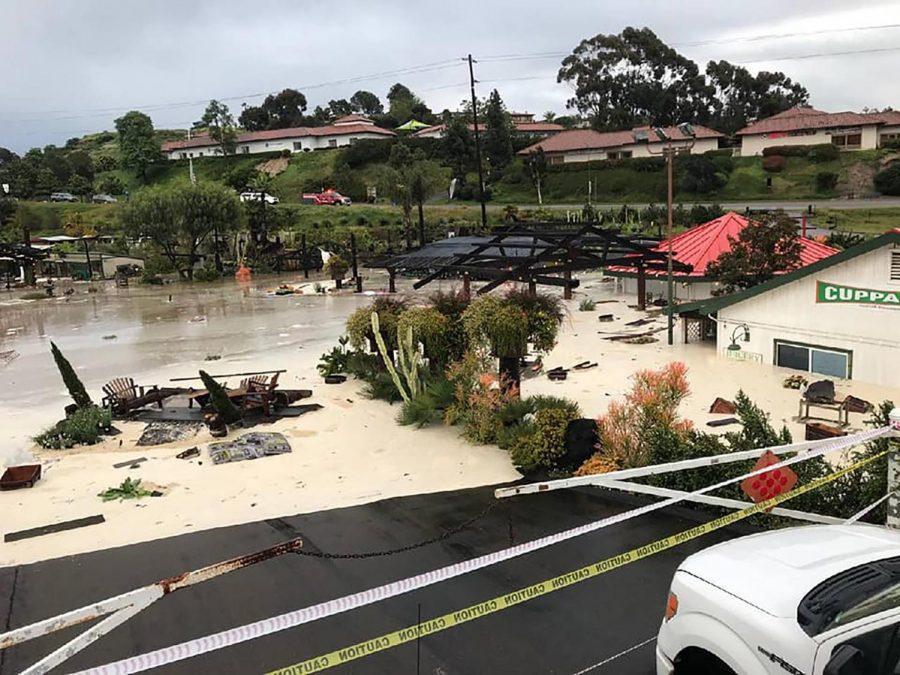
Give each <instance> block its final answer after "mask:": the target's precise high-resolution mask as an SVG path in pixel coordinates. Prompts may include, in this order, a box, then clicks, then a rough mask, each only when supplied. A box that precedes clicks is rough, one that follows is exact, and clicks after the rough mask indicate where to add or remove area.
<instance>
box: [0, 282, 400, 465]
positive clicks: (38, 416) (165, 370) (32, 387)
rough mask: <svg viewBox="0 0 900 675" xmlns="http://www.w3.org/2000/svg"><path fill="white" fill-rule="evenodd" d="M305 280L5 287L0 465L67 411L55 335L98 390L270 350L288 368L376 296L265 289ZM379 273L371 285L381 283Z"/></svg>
mask: <svg viewBox="0 0 900 675" xmlns="http://www.w3.org/2000/svg"><path fill="white" fill-rule="evenodd" d="M302 281H303V277H302V275H300V276H298V277H296V278H294V277H289V276H286V275H282V276H279V277H274V276H273V277H268V278H266V277H261V278H258V279H255V280H254V281H253V282H250V283H249V284H243V285H239V284H238V283H237V282H235V281H233V280H228V281H223V282H220V283H214V284H200V283H197V284H170V285H167V286H142V285H137V284H134V285H132V286H130V287H128V288H116V287H115V286H114V285H112V284H94V288H96V289H97V292H96V293H88V292H87V288H88V287H87V285H86V284H76V285H75V286H74V289H75V293H74V294H73V295H72V296H70V297H68V298H66V297H61V298H53V299H47V300H38V301H32V302H23V301H16V300H15V299H14V298H13V297H12V296H11V295H9V294H5V293H4V294H2V295H0V352H8V351H10V350H12V351H14V352H15V355H14V356H13V358H12V360H10V361H8V363H6V365H3V363H4V361H0V429H2V432H0V466H3V465H4V464H7V463H11V458H14V457H16V456H17V455H19V454H20V453H21V452H22V451H24V449H25V448H27V447H28V446H30V445H31V441H30V438H31V436H33V435H34V434H36V433H38V432H39V431H40V430H42V429H43V428H44V427H46V426H49V425H50V424H52V423H53V422H55V421H56V420H57V419H59V418H60V417H62V413H63V407H64V406H65V405H66V404H67V403H69V402H70V401H69V398H68V394H67V392H66V389H65V387H64V386H63V383H62V380H61V379H60V376H59V371H58V370H57V368H56V366H55V364H54V362H53V359H52V357H51V356H50V342H51V341H53V342H55V343H56V344H57V345H58V346H59V348H60V349H61V350H62V352H63V354H65V356H66V357H67V358H68V359H69V360H70V362H71V363H72V365H73V366H74V367H75V369H76V370H77V372H78V374H79V375H80V377H81V379H82V381H83V382H84V384H85V386H86V387H87V389H88V392H89V393H90V394H91V395H92V396H95V397H97V398H99V396H100V394H99V392H100V389H101V387H102V386H103V385H104V384H105V383H106V382H108V381H109V380H111V379H113V378H115V377H132V378H134V380H135V382H137V383H138V384H142V385H151V384H158V385H160V386H164V385H170V382H169V379H170V378H172V377H184V376H193V375H196V374H197V370H198V369H199V368H206V369H207V370H209V371H210V372H212V373H216V372H219V371H221V365H225V364H227V366H228V370H227V372H235V368H236V367H238V366H240V370H246V371H252V370H256V369H257V368H258V366H257V365H256V364H257V363H259V362H261V361H263V360H264V361H266V362H270V361H272V357H277V363H280V364H281V365H280V366H278V367H280V368H287V369H291V368H293V367H294V362H295V361H297V360H298V359H300V358H301V356H302V357H304V358H303V361H304V362H305V363H309V362H310V359H314V358H315V359H317V358H318V356H319V354H320V353H321V352H322V351H324V349H325V348H326V347H330V346H331V345H332V344H333V343H334V341H335V338H336V336H338V335H340V333H341V331H342V327H343V323H344V320H345V319H346V317H347V314H349V313H350V312H352V311H353V310H354V309H356V308H357V307H358V306H360V305H363V304H367V303H368V302H371V297H368V296H359V295H352V294H350V295H328V296H300V295H292V296H272V295H269V294H268V293H267V291H269V290H271V289H272V288H274V287H275V286H277V285H278V284H280V283H285V282H287V283H293V282H296V283H300V282H302ZM380 281H382V280H381V279H379V278H376V280H374V281H373V282H371V283H367V286H368V288H370V289H376V290H378V289H381V287H382V285H383V284H380V283H377V282H380ZM304 350H309V351H310V352H312V353H313V355H312V356H310V355H308V354H307V353H305V352H304ZM208 357H219V359H220V360H209V361H207V359H208ZM220 364H221V365H220ZM186 384H187V385H190V384H193V383H186Z"/></svg>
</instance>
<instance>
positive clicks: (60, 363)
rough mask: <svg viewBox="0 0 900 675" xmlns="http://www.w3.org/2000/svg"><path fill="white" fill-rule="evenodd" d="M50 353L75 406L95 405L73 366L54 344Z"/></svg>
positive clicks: (86, 406)
mask: <svg viewBox="0 0 900 675" xmlns="http://www.w3.org/2000/svg"><path fill="white" fill-rule="evenodd" d="M50 351H51V352H52V353H53V360H54V361H56V367H57V368H59V374H60V375H61V376H62V379H63V382H64V383H65V385H66V389H68V390H69V396H71V397H72V400H73V401H75V405H77V406H78V407H79V408H88V407H90V406H92V405H94V402H93V401H91V397H90V396H88V393H87V390H86V389H85V388H84V384H82V382H81V379H80V378H79V377H78V375H77V373H76V372H75V369H74V368H73V367H72V364H71V363H69V361H68V359H66V357H65V356H63V355H62V352H61V351H59V347H57V346H56V345H55V344H54V343H52V342H51V343H50Z"/></svg>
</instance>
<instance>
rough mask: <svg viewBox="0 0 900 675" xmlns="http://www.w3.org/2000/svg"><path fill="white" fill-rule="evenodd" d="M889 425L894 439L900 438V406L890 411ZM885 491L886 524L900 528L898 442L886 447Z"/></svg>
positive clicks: (899, 451) (899, 457)
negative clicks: (886, 498) (886, 494)
mask: <svg viewBox="0 0 900 675" xmlns="http://www.w3.org/2000/svg"><path fill="white" fill-rule="evenodd" d="M889 420H890V425H891V427H892V428H893V429H894V440H895V441H896V440H897V439H900V408H894V409H893V410H892V411H891V414H890V417H889ZM887 472H888V475H887V491H888V494H889V495H890V496H889V497H888V501H887V526H888V527H892V528H894V529H900V494H897V490H898V489H900V443H897V442H893V443H891V444H890V446H889V448H888V466H887Z"/></svg>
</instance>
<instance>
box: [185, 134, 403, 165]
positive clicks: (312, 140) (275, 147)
mask: <svg viewBox="0 0 900 675" xmlns="http://www.w3.org/2000/svg"><path fill="white" fill-rule="evenodd" d="M363 138H381V139H384V138H388V136H385V135H384V134H373V133H370V132H366V131H363V132H359V133H355V134H342V135H339V136H298V137H295V138H278V139H273V140H268V141H249V142H247V143H238V144H237V146H236V149H235V154H237V155H242V154H249V155H255V154H258V153H261V152H280V151H281V150H290V151H291V152H302V151H303V150H306V149H307V148H309V149H310V150H320V149H322V148H330V147H338V148H340V147H344V146H345V145H350V143H351V142H353V141H355V140H357V139H363ZM329 141H334V142H335V145H330V144H329ZM294 143H300V145H301V148H300V149H299V150H298V149H295V148H294ZM245 147H246V148H247V151H245V150H244V148H245ZM217 150H218V146H215V145H209V146H204V147H199V148H187V149H184V150H171V151H169V152H168V153H167V154H168V157H169V159H182V153H187V156H190V153H194V154H193V156H194V157H195V158H196V157H200V156H201V154H200V153H203V154H202V156H203V157H209V156H211V155H212V156H216V157H221V154H219V153H218V152H217Z"/></svg>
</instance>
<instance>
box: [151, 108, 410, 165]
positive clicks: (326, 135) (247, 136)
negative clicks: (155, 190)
mask: <svg viewBox="0 0 900 675" xmlns="http://www.w3.org/2000/svg"><path fill="white" fill-rule="evenodd" d="M393 136H396V134H395V133H394V132H393V131H391V130H389V129H382V128H381V127H379V126H376V125H375V123H374V122H373V121H372V120H370V119H369V118H368V117H364V116H363V115H347V116H345V117H339V118H338V119H336V120H335V121H334V123H333V124H329V125H326V126H323V127H291V128H288V129H270V130H267V131H245V132H241V133H239V134H238V137H237V144H236V146H235V154H237V155H254V154H258V153H262V152H281V151H283V150H288V151H290V152H292V153H293V152H307V151H309V150H321V149H325V148H338V147H341V146H345V145H350V144H351V143H354V142H356V141H358V140H361V139H364V138H391V137H393ZM162 151H163V154H165V155H166V157H167V158H168V159H172V160H175V159H187V158H189V157H193V158H197V157H210V156H212V157H215V156H221V155H222V151H221V149H220V148H219V146H218V144H217V143H216V142H215V141H213V140H212V139H211V138H210V137H209V136H207V135H205V134H201V135H198V136H195V137H194V138H187V139H183V140H180V141H166V142H165V143H163V144H162Z"/></svg>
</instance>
